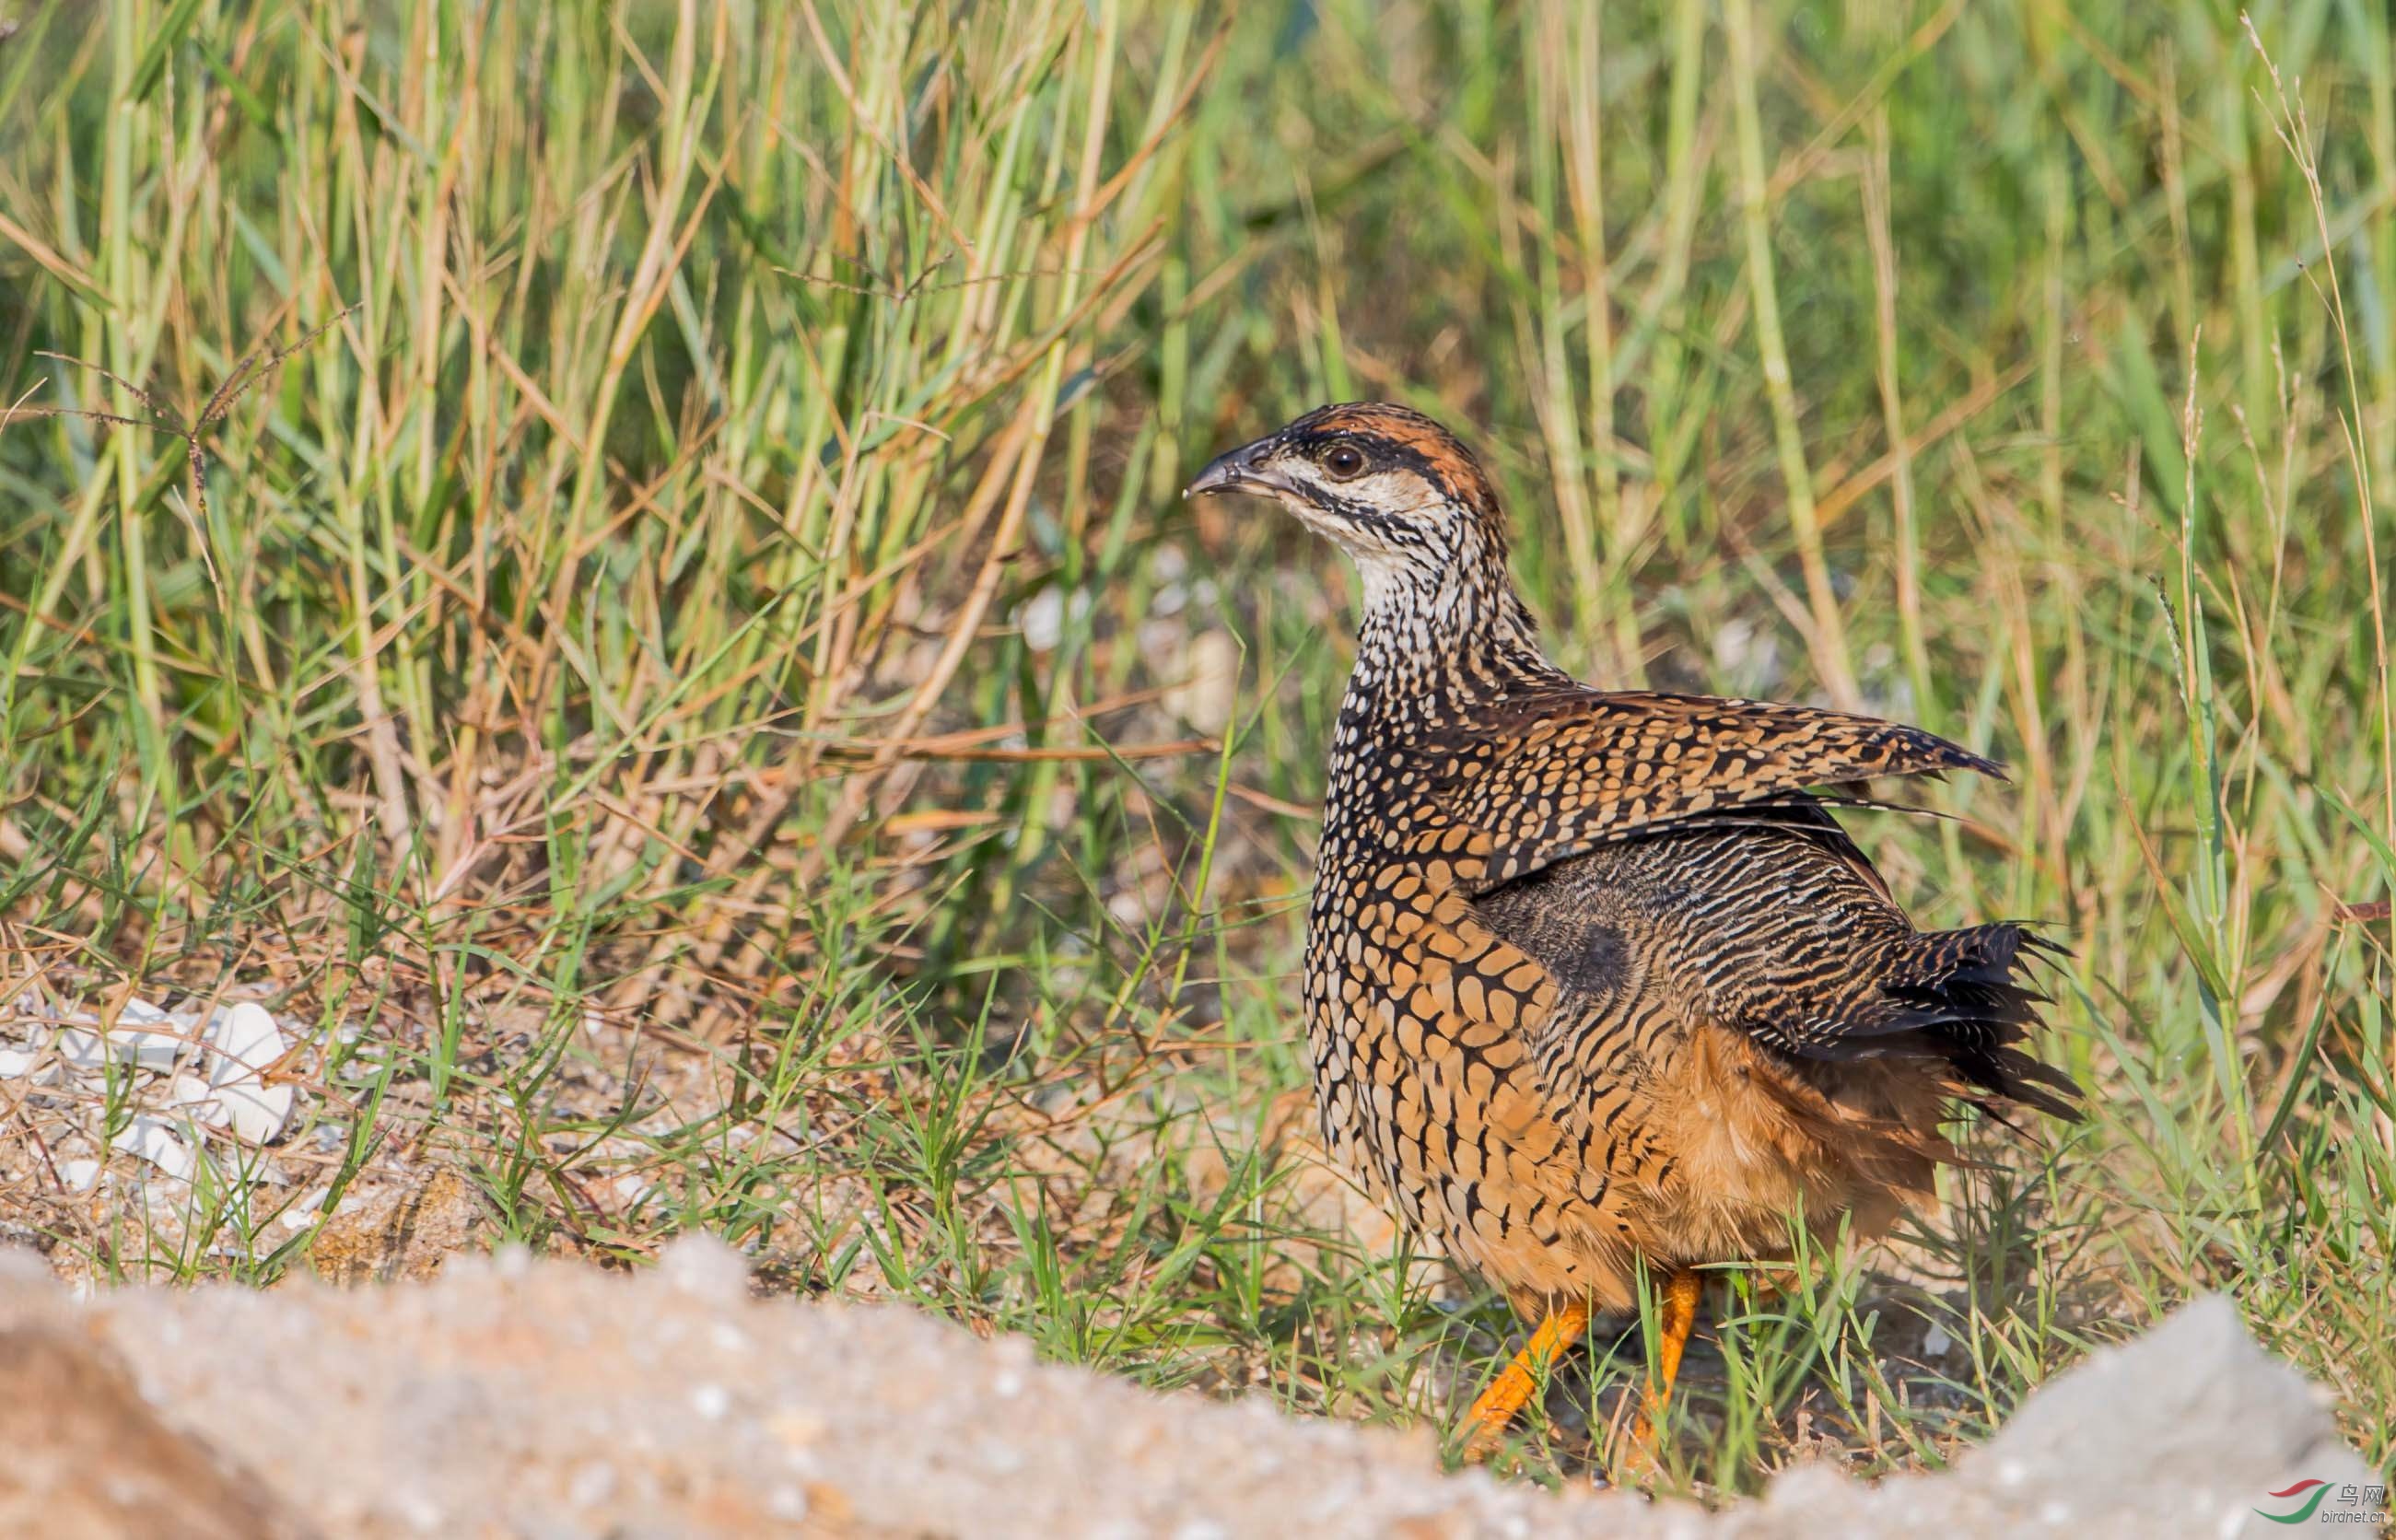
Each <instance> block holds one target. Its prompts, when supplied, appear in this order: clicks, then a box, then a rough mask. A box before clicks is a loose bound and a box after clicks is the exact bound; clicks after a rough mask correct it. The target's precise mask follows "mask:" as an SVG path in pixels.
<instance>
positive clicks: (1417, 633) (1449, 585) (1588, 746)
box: [1184, 402, 2080, 1474]
mask: <svg viewBox="0 0 2396 1540" xmlns="http://www.w3.org/2000/svg"><path fill="white" fill-rule="evenodd" d="M1232 493H1237V494H1245V495H1249V496H1256V497H1262V498H1270V499H1272V500H1275V501H1278V502H1279V503H1280V504H1282V505H1283V506H1284V507H1285V508H1286V509H1287V510H1288V511H1290V512H1292V513H1294V514H1296V515H1297V517H1298V520H1299V521H1301V522H1302V523H1303V524H1306V525H1307V526H1308V527H1310V528H1311V529H1312V530H1314V531H1315V532H1316V533H1318V534H1320V535H1323V536H1324V537H1327V538H1329V539H1330V540H1331V542H1332V543H1333V544H1335V545H1337V546H1338V547H1339V548H1340V549H1341V550H1342V551H1344V552H1345V553H1346V554H1347V556H1348V557H1349V558H1350V559H1351V561H1352V563H1353V564H1354V565H1355V567H1356V569H1357V571H1358V573H1359V575H1360V578H1361V580H1362V584H1361V586H1362V591H1363V613H1362V617H1361V620H1360V622H1359V625H1358V628H1357V639H1356V654H1355V662H1354V665H1353V669H1352V671H1351V674H1350V676H1349V680H1348V684H1347V689H1346V693H1345V695H1344V696H1343V697H1342V699H1341V701H1340V706H1339V710H1338V717H1337V718H1336V721H1335V725H1334V726H1333V729H1332V735H1331V742H1330V748H1329V764H1328V770H1327V777H1326V787H1325V791H1324V803H1323V822H1322V836H1321V842H1320V844H1319V847H1318V854H1317V858H1316V864H1315V877H1314V888H1313V893H1312V896H1311V903H1310V906H1309V909H1308V914H1307V923H1306V940H1305V951H1304V967H1303V984H1302V987H1301V996H1302V1007H1303V1014H1304V1018H1305V1029H1306V1039H1307V1048H1308V1055H1309V1057H1310V1059H1311V1067H1312V1071H1313V1081H1314V1090H1315V1100H1316V1106H1317V1110H1318V1112H1319V1113H1320V1116H1321V1121H1322V1129H1323V1135H1324V1144H1325V1146H1326V1147H1327V1148H1328V1150H1329V1152H1330V1154H1331V1156H1332V1157H1333V1159H1334V1160H1335V1161H1336V1162H1338V1163H1340V1164H1342V1165H1344V1166H1346V1167H1348V1168H1350V1169H1351V1171H1352V1172H1354V1173H1355V1174H1357V1175H1359V1176H1360V1177H1361V1178H1362V1181H1363V1185H1364V1187H1365V1188H1367V1189H1368V1190H1369V1191H1371V1192H1372V1193H1374V1194H1375V1195H1376V1196H1377V1197H1378V1199H1379V1200H1381V1201H1383V1202H1385V1203H1386V1204H1388V1205H1389V1206H1391V1208H1393V1209H1394V1210H1395V1212H1396V1215H1397V1216H1398V1217H1399V1218H1400V1219H1401V1220H1402V1221H1403V1222H1404V1224H1405V1226H1406V1227H1407V1228H1410V1229H1411V1230H1413V1231H1414V1232H1416V1233H1417V1234H1418V1235H1419V1236H1422V1237H1425V1238H1427V1239H1429V1240H1430V1241H1432V1242H1433V1243H1435V1244H1436V1245H1437V1246H1438V1247H1439V1248H1440V1249H1441V1250H1442V1251H1444V1253H1445V1255H1447V1257H1448V1258H1449V1259H1450V1260H1451V1261H1452V1262H1454V1263H1456V1264H1458V1265H1459V1266H1461V1267H1462V1268H1465V1269H1466V1270H1467V1271H1469V1272H1471V1273H1476V1274H1478V1275H1479V1276H1480V1277H1481V1278H1482V1279H1484V1281H1487V1282H1488V1283H1490V1284H1492V1285H1494V1286H1495V1287H1496V1288H1498V1290H1500V1291H1502V1292H1503V1293H1504V1294H1506V1296H1507V1297H1508V1299H1509V1300H1510V1301H1511V1304H1512V1306H1513V1308H1515V1310H1516V1311H1517V1313H1518V1314H1519V1315H1520V1316H1521V1317H1522V1318H1523V1319H1524V1321H1528V1322H1531V1323H1534V1324H1535V1330H1534V1331H1533V1332H1532V1334H1531V1336H1530V1339H1529V1341H1528V1343H1527V1344H1526V1345H1525V1346H1524V1348H1523V1349H1522V1351H1521V1352H1520V1353H1518V1354H1516V1355H1515V1356H1514V1358H1513V1360H1512V1361H1511V1363H1510V1364H1508V1365H1507V1367H1506V1368H1505V1369H1504V1370H1503V1371H1502V1372H1500V1373H1499V1374H1498V1375H1497V1376H1496V1377H1495V1378H1494V1379H1493V1380H1491V1381H1490V1382H1489V1384H1488V1385H1487V1386H1486V1387H1485V1388H1484V1390H1483V1391H1482V1392H1481V1394H1480V1395H1479V1396H1478V1397H1477V1398H1476V1400H1475V1401H1474V1402H1473V1403H1472V1405H1471V1409H1470V1410H1469V1412H1468V1414H1467V1415H1466V1417H1465V1418H1464V1419H1463V1422H1462V1425H1461V1426H1462V1428H1463V1429H1464V1430H1465V1431H1466V1433H1467V1435H1468V1436H1467V1438H1466V1440H1465V1445H1464V1453H1465V1454H1466V1457H1468V1458H1473V1459H1479V1458H1485V1457H1486V1456H1488V1455H1489V1454H1492V1453H1494V1452H1495V1451H1497V1450H1498V1449H1499V1448H1501V1447H1502V1445H1503V1441H1504V1439H1505V1436H1506V1432H1507V1429H1508V1427H1510V1426H1511V1422H1512V1420H1513V1418H1514V1417H1515V1415H1516V1414H1518V1413H1519V1412H1520V1410H1521V1409H1522V1407H1523V1406H1524V1404H1525V1403H1526V1402H1527V1401H1529V1400H1530V1399H1531V1397H1532V1396H1533V1395H1535V1394H1536V1393H1537V1387H1539V1385H1540V1384H1542V1383H1543V1380H1544V1376H1545V1374H1546V1373H1547V1372H1548V1370H1549V1368H1550V1366H1551V1364H1552V1363H1553V1362H1554V1361H1556V1360H1557V1358H1558V1357H1559V1356H1560V1355H1562V1354H1563V1353H1564V1352H1566V1351H1568V1350H1569V1349H1570V1348H1571V1347H1573V1346H1574V1345H1575V1344H1576V1343H1577V1341H1578V1340H1579V1339H1580V1338H1581V1337H1582V1336H1583V1335H1584V1334H1585V1333H1586V1332H1587V1330H1588V1327H1589V1322H1590V1320H1591V1311H1592V1310H1598V1311H1604V1312H1608V1313H1613V1312H1622V1311H1627V1310H1631V1309H1633V1308H1637V1306H1638V1304H1639V1301H1640V1298H1641V1294H1642V1290H1643V1288H1644V1287H1645V1286H1646V1285H1647V1284H1649V1283H1652V1284H1653V1286H1654V1289H1655V1292H1656V1294H1657V1295H1658V1298H1657V1312H1656V1321H1657V1334H1656V1344H1655V1357H1654V1364H1653V1367H1652V1368H1651V1371H1650V1374H1649V1375H1648V1377H1647V1383H1646V1385H1645V1387H1644V1391H1643V1394H1642V1396H1641V1401H1640V1413H1639V1415H1638V1417H1637V1418H1636V1420H1635V1422H1634V1424H1633V1427H1632V1430H1631V1440H1630V1442H1629V1444H1628V1446H1627V1449H1626V1452H1625V1454H1624V1455H1623V1459H1622V1461H1621V1463H1620V1466H1619V1467H1617V1474H1619V1473H1620V1471H1622V1470H1630V1471H1634V1472H1636V1471H1652V1470H1653V1469H1654V1468H1655V1461H1656V1459H1657V1432H1656V1429H1657V1427H1658V1426H1659V1419H1660V1417H1661V1414H1662V1413H1663V1411H1664V1409H1665V1408H1666V1406H1667V1405H1668V1404H1669V1401H1670V1399H1671V1391H1672V1387H1673V1384H1674V1382H1675V1380H1676V1378H1677V1376H1678V1374H1679V1369H1680V1363H1681V1359H1682V1355H1683V1352H1684V1347H1685V1345H1686V1344H1687V1342H1688V1339H1689V1336H1690V1334H1691V1332H1692V1330H1693V1328H1694V1326H1695V1323H1696V1320H1697V1313H1698V1310H1699V1308H1700V1305H1701V1303H1702V1284H1703V1279H1704V1274H1703V1273H1702V1272H1701V1270H1700V1269H1702V1268H1707V1267H1709V1266H1718V1265H1720V1264H1723V1263H1731V1262H1751V1261H1770V1260H1774V1259H1786V1258H1787V1256H1788V1255H1789V1253H1790V1248H1791V1236H1792V1229H1791V1226H1792V1222H1794V1223H1796V1224H1801V1225H1802V1226H1803V1227H1804V1229H1805V1230H1806V1231H1809V1232H1811V1234H1812V1235H1814V1236H1815V1237H1817V1238H1819V1239H1823V1240H1829V1239H1830V1238H1833V1237H1835V1235H1836V1234H1837V1233H1838V1232H1839V1231H1840V1230H1841V1228H1845V1229H1847V1230H1848V1231H1849V1232H1850V1233H1852V1234H1854V1235H1856V1236H1857V1237H1867V1238H1868V1237H1870V1236H1873V1235H1876V1234H1879V1233H1882V1232H1884V1230H1885V1229H1886V1228H1888V1226H1889V1225H1890V1224H1891V1223H1892V1221H1893V1220H1894V1219H1895V1218H1896V1216H1897V1215H1899V1214H1900V1213H1902V1212H1904V1211H1905V1210H1907V1209H1908V1208H1911V1207H1917V1206H1924V1205H1927V1204H1928V1203H1930V1202H1931V1201H1934V1192H1935V1187H1934V1172H1935V1170H1936V1168H1937V1166H1938V1165H1939V1164H1940V1163H1941V1162H1953V1161H1956V1160H1958V1159H1960V1157H1959V1154H1958V1151H1957V1149H1956V1148H1955V1146H1954V1145H1953V1144H1952V1143H1951V1142H1950V1139H1949V1138H1948V1137H1947V1136H1946V1135H1945V1134H1944V1133H1943V1132H1942V1130H1943V1127H1944V1125H1946V1124H1947V1123H1948V1122H1950V1121H1951V1120H1952V1118H1953V1117H1954V1116H1956V1115H1957V1113H1958V1112H1959V1111H1960V1109H1961V1108H1962V1106H1963V1105H1965V1104H1969V1105H1972V1106H1976V1107H1977V1108H1979V1109H1982V1110H1984V1111H1986V1112H1988V1113H1990V1114H1992V1115H1994V1116H1996V1117H1998V1118H1999V1119H2001V1120H2003V1121H2005V1122H2008V1123H2011V1122H2013V1118H2012V1116H2011V1114H2012V1113H2013V1111H2014V1110H2015V1109H2019V1108H2029V1109H2036V1110H2037V1111H2039V1112H2042V1113H2045V1114H2049V1115H2053V1116H2056V1117H2058V1118H2061V1119H2065V1120H2070V1119H2073V1118H2075V1117H2076V1116H2077V1113H2076V1110H2075V1104H2076V1102H2077V1101H2078V1099H2079V1097H2080V1091H2079V1088H2078V1087H2077V1085H2076V1084H2075V1083H2074V1082H2072V1080H2071V1079H2070V1076H2068V1075H2067V1074H2065V1073H2063V1072H2062V1071H2061V1070H2059V1069H2055V1068H2054V1067H2052V1066H2050V1065H2048V1064H2045V1063H2043V1062H2041V1061H2040V1060H2039V1059H2038V1058H2037V1057H2035V1056H2034V1055H2033V1054H2032V1053H2031V1052H2030V1049H2029V1047H2028V1046H2026V1044H2027V1043H2028V1042H2030V1033H2031V1032H2032V1031H2033V1030H2034V1029H2038V1028H2040V1027H2041V1026H2042V1025H2043V1020H2042V1016H2041V1014H2040V1006H2041V1005H2042V1004H2043V1003H2045V1002H2047V999H2048V997H2047V996H2046V995H2044V994H2043V993H2042V992H2041V991H2040V990H2039V989H2037V988H2035V984H2036V982H2037V980H2036V978H2035V976H2034V972H2033V970H2034V967H2035V964H2036V963H2038V962H2039V961H2040V960H2041V959H2042V958H2043V957H2047V956H2051V955H2053V954H2056V953H2058V952H2060V950H2061V949H2060V948H2058V947H2057V946H2055V945H2054V944H2053V943H2051V942H2050V941H2048V940H2046V939H2044V938H2043V937H2042V936H2039V935H2038V934H2036V933H2035V932H2034V931H2033V930H2032V929H2030V927H2028V926H2026V925H2024V924H2022V923H2014V922H2000V923H1986V924H1978V925H1973V926H1970V927H1968V928H1964V929H1960V930H1949V931H1928V932H1925V931H1921V930H1917V929H1915V928H1914V926H1913V924H1912V923H1911V922H1910V920H1909V919H1908V918H1907V916H1906V914H1905V911H1904V910H1903V909H1901V908H1900V907H1899V906H1898V904H1897V901H1896V899H1895V898H1894V897H1893V896H1891V894H1890V890H1889V888H1888V885H1887V883H1884V881H1883V880H1882V878H1881V877H1880V875H1879V874H1878V872H1877V871H1875V870H1874V869H1873V867H1872V864H1871V862H1870V859H1868V858H1867V857H1866V856H1865V855H1864V853H1863V851H1862V850H1861V849H1860V848H1859V847H1858V846H1857V843H1855V842H1854V840H1853V839H1851V838H1850V837H1849V836H1848V834H1847V833H1846V831H1845V830H1844V828H1843V826H1842V825H1841V823H1840V822H1839V820H1838V819H1837V817H1836V816H1834V808H1836V807H1837V806H1839V805H1842V804H1843V803H1847V802H1852V801H1853V800H1855V799H1854V798H1852V797H1841V796H1839V795H1836V794H1834V793H1832V792H1830V791H1829V790H1826V789H1830V788H1844V787H1851V786H1852V785H1853V784H1854V783H1861V782H1868V781H1871V780H1874V779H1877V778H1879V777H1940V776H1942V775H1943V774H1944V773H1946V772H1949V771H1967V772H1975V773H1977V774H1981V775H1986V776H1991V777H1998V778H2003V770H2002V768H2001V767H2000V766H1999V765H1998V764H1997V763H1994V762H1992V761H1991V760H1990V759H1988V758H1986V757H1984V756H1982V755H1980V754H1978V753H1976V752H1973V751H1972V750H1967V749H1964V748H1963V747H1961V746H1959V745H1956V744H1954V743H1950V742H1949V741H1947V740H1946V739H1944V738H1940V737H1936V736H1934V735H1932V734H1930V733H1927V732H1924V731H1922V730H1920V729H1918V728H1913V727H1909V726H1903V725H1899V724H1894V723H1890V722H1884V721H1880V720H1876V719H1874V718H1871V717H1868V716H1861V715H1855V714H1849V713H1844V712H1839V711H1832V710H1816V709H1813V708H1810V707H1805V706H1798V705H1782V704H1772V703H1767V702H1760V701H1750V700H1738V699H1725V698H1715V697H1704V696H1694V695H1673V694H1663V693H1657V692H1652V691H1645V690H1606V689H1599V688H1595V687H1592V686H1590V685H1586V684H1581V683H1580V682H1578V681H1577V680H1576V679H1574V678H1573V677H1572V676H1571V675H1570V674H1569V673H1567V672H1565V671H1564V670H1563V669H1561V668H1560V667H1558V666H1557V665H1556V664H1555V663H1554V662H1552V661H1551V659H1550V658H1549V657H1548V655H1547V653H1546V651H1545V650H1544V649H1543V647H1542V645H1541V644H1540V641H1539V635H1538V630H1537V623H1536V621H1535V620H1534V618H1533V617H1532V614H1531V612H1530V609H1529V607H1528V606H1527V605H1526V604H1524V600H1523V598H1522V595H1521V593H1520V591H1519V590H1518V589H1517V588H1516V587H1515V585H1514V583H1513V580H1512V578H1511V572H1510V568H1509V562H1508V552H1509V530H1508V525H1507V520H1506V517H1505V514H1504V511H1503V510H1502V509H1501V508H1500V506H1499V501H1498V494H1497V490H1496V487H1495V485H1494V484H1493V483H1492V482H1491V480H1490V478H1489V476H1488V474H1487V473H1486V472H1485V471H1484V470H1483V468H1482V465H1481V462H1480V461H1479V460H1478V459H1477V458H1475V457H1474V455H1473V454H1472V452H1471V450H1470V449H1468V448H1467V447H1466V446H1465V445H1464V444H1463V443H1462V442H1461V441H1460V440H1459V439H1458V437H1457V436H1456V435H1455V434H1454V433H1452V432H1450V431H1448V430H1447V429H1446V428H1444V427H1443V426H1441V425H1440V424H1439V423H1437V422H1435V421H1433V420H1432V419H1431V418H1428V417H1425V416H1423V415H1422V414H1420V413H1418V412H1416V411H1414V410H1412V409H1410V408H1408V407H1405V406H1401V405H1391V404H1388V403H1372V402H1358V403H1346V404H1340V405H1327V406H1323V407H1319V408H1317V409H1315V410H1313V411H1311V412H1308V413H1307V414H1306V415H1304V416H1302V417H1300V418H1297V419H1296V420H1295V421H1292V422H1290V423H1289V424H1287V425H1286V426H1285V427H1283V428H1281V429H1279V430H1278V431H1274V432H1272V433H1270V434H1268V435H1266V436H1265V437H1263V438H1259V439H1257V440H1255V441H1254V442H1252V443H1249V444H1246V445H1242V446H1241V447H1239V448H1236V449H1233V450H1231V451H1230V452H1229V453H1227V454H1224V455H1221V456H1219V457H1218V458H1215V459H1214V460H1213V461H1211V462H1210V463H1208V464H1207V465H1206V466H1205V469H1204V470H1202V471H1200V472H1199V473H1198V475H1197V477H1196V479H1195V480H1193V481H1192V482H1191V483H1190V485H1189V487H1188V489H1187V491H1186V492H1185V493H1184V496H1185V497H1194V496H1199V495H1205V494H1232ZM1643 1281H1644V1282H1643Z"/></svg>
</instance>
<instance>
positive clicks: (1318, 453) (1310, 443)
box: [1289, 430, 1466, 501]
mask: <svg viewBox="0 0 2396 1540" xmlns="http://www.w3.org/2000/svg"><path fill="white" fill-rule="evenodd" d="M1289 446H1290V447H1291V448H1292V449H1295V450H1297V451H1298V453H1299V454H1302V455H1304V456H1306V458H1309V459H1311V460H1313V461H1314V462H1315V463H1316V464H1318V465H1319V464H1322V463H1323V460H1324V457H1325V456H1327V455H1329V454H1331V453H1332V452H1333V450H1334V449H1335V448H1346V449H1353V450H1355V451H1356V452H1357V453H1358V454H1360V455H1362V456H1364V471H1359V472H1357V473H1358V474H1360V475H1361V474H1364V473H1365V472H1370V471H1413V472H1414V473H1415V474H1416V475H1418V476H1420V477H1421V478H1422V479H1423V480H1425V481H1427V482H1429V483H1430V484H1431V485H1433V486H1435V487H1437V488H1439V490H1440V492H1441V494H1442V495H1444V496H1445V497H1446V498H1450V499H1452V500H1458V501H1460V500H1463V498H1464V496H1465V491H1466V489H1465V488H1463V487H1460V486H1458V485H1456V484H1455V483H1454V482H1453V481H1451V480H1450V479H1449V477H1448V476H1447V474H1446V473H1445V471H1444V469H1443V468H1442V467H1440V466H1439V465H1438V464H1436V463H1435V462H1433V461H1432V459H1431V457H1430V456H1428V455H1426V454H1424V453H1423V452H1422V451H1421V450H1419V449H1417V448H1416V447H1415V446H1414V445H1410V444H1401V443H1399V442H1398V441H1396V440H1395V439H1391V438H1385V437H1383V436H1382V435H1380V434H1378V433H1359V432H1353V431H1344V430H1333V431H1321V430H1316V431H1301V432H1298V433H1294V434H1292V435H1291V437H1290V440H1289Z"/></svg>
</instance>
